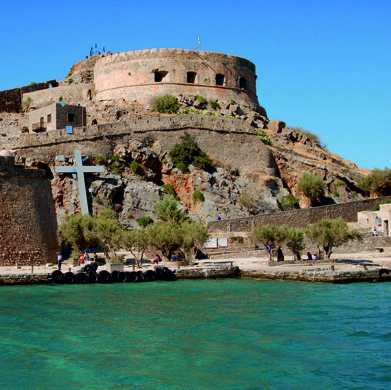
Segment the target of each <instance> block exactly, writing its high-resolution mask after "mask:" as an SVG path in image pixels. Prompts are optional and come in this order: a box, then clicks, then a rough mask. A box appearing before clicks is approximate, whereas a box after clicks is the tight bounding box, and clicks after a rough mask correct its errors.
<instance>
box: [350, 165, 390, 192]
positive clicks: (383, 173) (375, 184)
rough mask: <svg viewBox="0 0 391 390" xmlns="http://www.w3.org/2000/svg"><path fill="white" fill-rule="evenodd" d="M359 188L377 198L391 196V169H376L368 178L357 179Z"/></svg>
mask: <svg viewBox="0 0 391 390" xmlns="http://www.w3.org/2000/svg"><path fill="white" fill-rule="evenodd" d="M357 186H358V187H359V188H361V189H362V190H363V191H365V192H366V193H373V194H375V195H377V196H386V195H391V169H388V168H385V169H384V170H381V169H374V170H373V171H372V172H371V173H370V174H369V175H368V176H365V177H362V178H359V179H357Z"/></svg>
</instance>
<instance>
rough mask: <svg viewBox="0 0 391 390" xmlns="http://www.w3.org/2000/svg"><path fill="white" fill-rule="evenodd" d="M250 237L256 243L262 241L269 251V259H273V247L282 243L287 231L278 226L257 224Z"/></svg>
mask: <svg viewBox="0 0 391 390" xmlns="http://www.w3.org/2000/svg"><path fill="white" fill-rule="evenodd" d="M249 238H250V239H251V241H252V242H253V243H254V244H258V243H261V244H262V245H263V246H264V247H265V249H266V250H267V251H268V253H269V259H270V261H271V260H272V248H273V247H274V246H280V245H282V242H283V241H284V238H285V232H284V230H283V229H280V228H279V227H278V226H271V225H257V226H256V227H255V228H254V229H253V230H252V231H251V232H250V234H249Z"/></svg>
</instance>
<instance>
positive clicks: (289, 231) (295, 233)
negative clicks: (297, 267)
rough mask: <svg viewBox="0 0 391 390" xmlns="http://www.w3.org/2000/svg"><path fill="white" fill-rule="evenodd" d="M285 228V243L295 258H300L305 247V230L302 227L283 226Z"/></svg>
mask: <svg viewBox="0 0 391 390" xmlns="http://www.w3.org/2000/svg"><path fill="white" fill-rule="evenodd" d="M281 228H282V229H284V244H285V245H286V246H287V247H288V249H289V250H290V251H291V252H292V253H293V258H294V260H300V257H301V252H302V250H303V249H304V231H303V230H302V229H298V228H294V227H288V226H282V227H281Z"/></svg>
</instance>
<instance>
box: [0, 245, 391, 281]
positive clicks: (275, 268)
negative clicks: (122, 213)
mask: <svg viewBox="0 0 391 390" xmlns="http://www.w3.org/2000/svg"><path fill="white" fill-rule="evenodd" d="M384 249H385V250H384V252H382V253H377V252H361V253H354V254H334V255H332V257H331V259H330V260H322V261H316V260H311V261H307V260H303V261H300V262H295V261H293V258H292V257H290V256H286V257H285V261H284V262H269V261H268V257H267V256H266V253H265V252H264V251H261V252H260V251H257V252H255V253H254V256H251V254H250V257H237V258H232V257H227V258H221V259H218V258H214V259H205V260H197V261H196V262H195V263H194V265H192V266H185V265H183V264H178V263H173V262H163V263H160V264H159V265H161V266H166V267H168V268H170V269H171V270H173V271H174V272H176V275H177V278H178V279H203V278H224V277H244V278H255V279H277V280H292V281H306V282H329V283H350V282H360V281H362V282H364V281H365V282H372V281H386V280H387V281H391V276H390V273H391V248H384ZM122 254H123V255H124V258H125V259H126V258H128V257H129V254H128V253H122ZM55 269H57V265H54V264H52V265H51V264H47V265H45V266H34V268H32V267H31V266H24V267H18V268H17V267H0V282H1V281H3V283H5V284H8V283H7V280H8V279H9V278H12V280H14V281H15V283H12V282H11V283H10V284H19V283H23V284H26V283H27V284H28V283H37V282H40V281H41V282H42V281H44V280H45V278H47V276H48V275H50V274H51V273H52V272H53V271H54V270H55ZM102 269H108V267H107V266H100V267H99V269H98V271H100V270H102ZM147 269H153V265H152V264H151V262H150V261H146V262H145V263H144V264H143V270H147ZM79 270H80V267H74V266H73V265H71V264H70V262H69V261H65V262H64V263H63V266H62V271H63V272H67V271H71V272H73V273H76V272H77V271H79ZM132 270H134V268H133V265H125V266H124V271H132ZM136 270H139V269H137V268H136Z"/></svg>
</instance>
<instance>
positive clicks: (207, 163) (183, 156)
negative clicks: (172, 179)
mask: <svg viewBox="0 0 391 390" xmlns="http://www.w3.org/2000/svg"><path fill="white" fill-rule="evenodd" d="M169 155H170V157H171V160H172V163H173V164H174V166H175V167H176V168H178V169H179V170H180V171H182V172H184V168H185V167H186V170H188V167H189V165H190V164H192V165H194V166H195V167H197V168H200V169H203V170H204V171H207V172H213V171H215V170H216V168H215V166H214V164H213V162H212V161H211V159H210V158H209V156H208V155H207V154H206V153H205V152H203V151H202V150H201V149H200V147H199V146H198V144H197V142H196V141H195V140H194V138H193V137H192V136H191V135H190V134H189V133H188V132H185V134H184V135H183V136H181V142H180V143H177V144H175V145H174V147H173V148H172V149H171V151H170V153H169Z"/></svg>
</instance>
